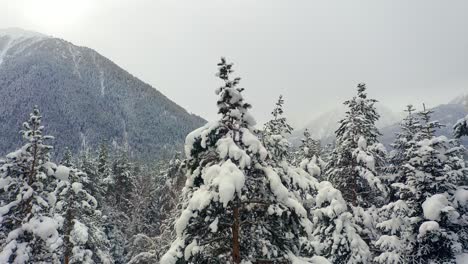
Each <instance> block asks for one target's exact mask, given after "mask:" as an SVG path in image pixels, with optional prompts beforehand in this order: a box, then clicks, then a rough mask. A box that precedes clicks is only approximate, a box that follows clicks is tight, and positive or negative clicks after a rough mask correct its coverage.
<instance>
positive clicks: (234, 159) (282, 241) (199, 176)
mask: <svg viewBox="0 0 468 264" xmlns="http://www.w3.org/2000/svg"><path fill="white" fill-rule="evenodd" d="M218 66H219V72H218V74H217V76H218V77H219V78H220V79H221V80H222V81H223V82H224V85H223V86H222V87H220V88H219V89H217V90H216V94H218V95H219V100H218V102H217V105H218V109H219V114H220V115H221V118H220V120H218V121H217V122H212V123H209V124H207V125H205V126H203V127H201V128H199V129H197V130H195V131H194V132H192V133H190V134H189V135H188V136H187V139H186V147H185V150H186V155H187V159H188V170H189V172H188V180H187V183H186V186H185V188H184V196H186V197H187V200H186V201H185V202H184V205H185V206H184V208H185V209H184V210H183V211H182V213H181V216H180V217H179V219H178V220H177V221H176V224H175V228H176V234H177V238H176V240H175V241H174V242H173V243H172V246H171V248H170V249H169V250H168V252H167V253H166V254H165V255H164V256H163V257H162V259H161V261H160V263H162V264H168V263H202V262H203V263H241V261H244V262H247V261H250V262H268V261H269V262H281V261H286V262H291V259H294V258H296V256H295V254H298V252H299V251H300V249H299V246H300V240H301V238H302V237H307V236H308V234H310V232H311V230H312V226H311V222H310V221H309V220H308V218H307V212H306V210H305V209H304V207H303V206H302V205H301V203H300V202H299V201H298V200H297V199H296V198H295V196H294V195H293V194H292V193H290V191H289V190H288V189H287V188H286V187H285V186H284V185H283V184H282V182H281V179H280V177H279V176H278V175H277V174H276V173H275V171H274V170H273V169H272V168H271V167H270V166H269V165H268V164H267V163H266V162H265V160H266V158H267V154H268V153H267V151H266V149H265V148H264V147H263V145H262V144H261V142H260V141H259V140H258V138H257V137H256V136H255V134H254V128H253V126H254V125H255V121H254V119H253V118H252V116H251V115H250V113H249V112H248V109H249V108H250V107H251V106H250V104H248V103H246V102H245V101H244V99H243V96H242V91H243V90H244V89H242V88H238V87H237V85H238V83H239V81H240V79H239V78H234V79H230V78H229V75H230V74H231V73H232V71H233V70H232V64H228V63H227V62H226V60H225V59H224V58H222V59H221V62H220V63H219V64H218Z"/></svg>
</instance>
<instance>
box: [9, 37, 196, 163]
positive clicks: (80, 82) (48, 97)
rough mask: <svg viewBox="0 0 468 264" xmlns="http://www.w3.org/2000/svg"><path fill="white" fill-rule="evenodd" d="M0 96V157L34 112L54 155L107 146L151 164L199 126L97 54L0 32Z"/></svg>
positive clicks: (47, 39) (14, 142) (55, 41)
mask: <svg viewBox="0 0 468 264" xmlns="http://www.w3.org/2000/svg"><path fill="white" fill-rule="evenodd" d="M0 94H1V97H0V113H2V114H1V115H0V135H2V136H1V137H0V154H4V153H6V152H8V151H11V150H13V149H14V148H15V146H17V145H18V144H19V141H20V140H21V138H20V135H19V134H18V130H19V129H20V126H21V122H22V121H24V120H26V118H27V114H28V113H29V112H30V111H31V109H32V107H33V105H38V106H39V108H40V110H41V111H42V114H43V119H44V123H45V125H46V133H48V134H51V135H53V136H55V138H56V139H55V140H54V145H55V147H56V149H57V151H58V152H59V153H61V152H63V149H64V148H65V147H69V148H71V149H72V150H74V151H77V150H79V149H80V148H83V147H85V146H96V144H98V143H100V142H101V141H103V140H109V141H110V142H114V143H117V144H120V145H122V144H124V143H125V144H128V146H129V148H130V150H131V152H132V153H133V154H134V155H135V156H136V157H138V158H145V159H146V158H157V157H158V156H159V155H163V154H165V153H168V152H170V151H171V150H173V149H174V148H177V147H179V146H180V145H181V144H182V143H183V140H184V137H185V135H186V134H187V133H188V132H190V131H191V130H193V129H194V128H197V127H199V126H201V125H202V124H203V123H204V122H205V121H204V120H203V119H202V118H200V117H198V116H195V115H192V114H189V113H187V111H185V110H184V109H183V108H182V107H180V106H178V105H177V104H175V103H174V102H172V101H171V100H169V99H168V98H167V97H165V96H164V95H163V94H161V93H160V92H159V91H157V90H156V89H154V88H153V87H151V86H150V85H148V84H146V83H144V82H142V81H140V80H139V79H137V78H136V77H134V76H132V75H131V74H129V73H128V72H126V71H125V70H123V69H122V68H120V67H119V66H117V65H116V64H114V63H113V62H112V61H110V60H108V59H107V58H105V57H103V56H101V55H100V54H98V53H97V52H96V51H94V50H92V49H89V48H85V47H78V46H75V45H73V44H71V43H69V42H67V41H64V40H61V39H57V38H52V37H47V36H44V35H41V34H37V33H33V32H27V31H23V30H19V29H9V30H3V31H0Z"/></svg>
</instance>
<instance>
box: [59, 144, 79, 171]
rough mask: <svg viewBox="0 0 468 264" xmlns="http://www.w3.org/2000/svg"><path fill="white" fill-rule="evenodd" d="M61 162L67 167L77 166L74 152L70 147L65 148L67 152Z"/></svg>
mask: <svg viewBox="0 0 468 264" xmlns="http://www.w3.org/2000/svg"><path fill="white" fill-rule="evenodd" d="M60 164H61V165H63V166H65V167H69V168H76V165H75V163H74V161H73V154H72V152H71V150H70V149H69V148H65V153H64V154H63V158H62V160H61V161H60Z"/></svg>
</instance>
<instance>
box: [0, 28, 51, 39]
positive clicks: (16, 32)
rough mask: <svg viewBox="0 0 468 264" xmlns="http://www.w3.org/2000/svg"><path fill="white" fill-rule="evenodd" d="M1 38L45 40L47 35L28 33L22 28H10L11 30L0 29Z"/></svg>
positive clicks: (28, 31)
mask: <svg viewBox="0 0 468 264" xmlns="http://www.w3.org/2000/svg"><path fill="white" fill-rule="evenodd" d="M3 36H8V37H10V38H12V39H17V38H25V39H26V38H47V37H48V36H47V35H44V34H42V33H39V32H35V31H30V30H25V29H22V28H16V27H11V28H3V29H1V28H0V37H3Z"/></svg>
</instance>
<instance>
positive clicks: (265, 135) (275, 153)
mask: <svg viewBox="0 0 468 264" xmlns="http://www.w3.org/2000/svg"><path fill="white" fill-rule="evenodd" d="M283 105H284V99H283V96H282V95H280V96H279V98H278V101H277V102H276V104H275V108H274V109H273V111H272V112H271V115H272V116H273V118H272V119H271V120H270V121H268V122H266V123H265V125H264V128H263V131H262V139H263V145H264V146H265V148H266V149H267V150H268V153H269V154H270V158H271V160H272V161H273V162H278V161H282V160H286V159H287V158H288V154H289V152H290V144H289V142H288V140H287V139H286V136H287V135H289V134H291V132H292V130H293V128H292V127H291V126H290V125H289V124H288V121H287V120H286V117H284V116H283V113H284V110H283Z"/></svg>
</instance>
